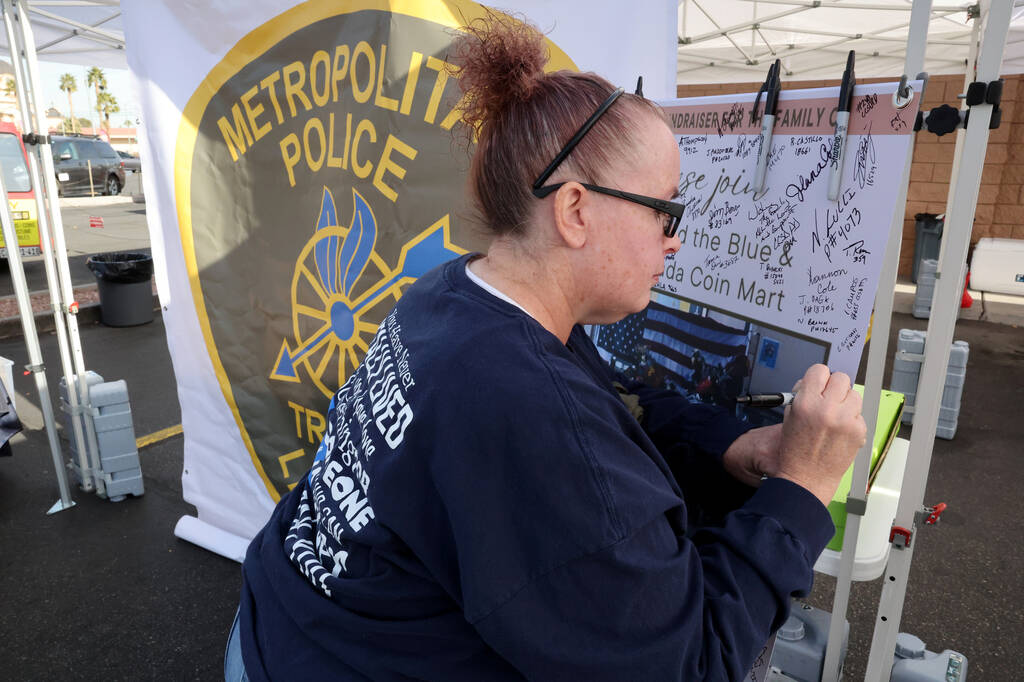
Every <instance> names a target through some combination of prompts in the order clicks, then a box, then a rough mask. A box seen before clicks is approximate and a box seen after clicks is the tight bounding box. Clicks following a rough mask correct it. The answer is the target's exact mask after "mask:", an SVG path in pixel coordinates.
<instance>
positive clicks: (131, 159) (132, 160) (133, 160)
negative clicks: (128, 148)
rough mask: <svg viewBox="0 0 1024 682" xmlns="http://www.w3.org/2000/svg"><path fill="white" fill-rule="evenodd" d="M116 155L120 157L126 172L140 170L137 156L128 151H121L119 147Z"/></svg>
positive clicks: (140, 164)
mask: <svg viewBox="0 0 1024 682" xmlns="http://www.w3.org/2000/svg"><path fill="white" fill-rule="evenodd" d="M117 155H118V156H120V157H121V161H122V163H124V170H125V172H126V173H138V172H140V171H141V170H142V161H141V160H140V159H139V157H137V156H132V155H131V154H129V153H128V152H123V151H121V150H120V149H118V150H117Z"/></svg>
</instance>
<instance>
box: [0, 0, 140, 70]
mask: <svg viewBox="0 0 1024 682" xmlns="http://www.w3.org/2000/svg"><path fill="white" fill-rule="evenodd" d="M24 5H25V8H26V10H27V13H28V17H29V20H30V21H31V24H32V33H33V34H34V36H35V41H36V54H37V55H38V58H39V59H42V60H46V61H52V62H62V63H65V64H79V65H82V66H102V67H106V68H113V69H127V68H128V63H127V61H126V59H125V51H124V30H123V29H122V27H121V3H120V0H35V1H33V2H26V3H24ZM0 46H2V47H0V53H7V52H8V51H9V49H10V45H9V43H8V39H7V35H6V34H4V35H3V36H0Z"/></svg>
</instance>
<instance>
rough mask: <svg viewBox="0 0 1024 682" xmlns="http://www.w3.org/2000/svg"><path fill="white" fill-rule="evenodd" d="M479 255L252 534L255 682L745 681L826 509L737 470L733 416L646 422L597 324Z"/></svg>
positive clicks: (461, 265)
mask: <svg viewBox="0 0 1024 682" xmlns="http://www.w3.org/2000/svg"><path fill="white" fill-rule="evenodd" d="M467 260H468V257H463V258H460V259H457V260H455V261H452V262H449V263H447V264H445V265H443V266H441V267H439V268H438V269H436V270H434V271H433V272H431V273H429V274H428V275H426V276H424V277H423V278H421V279H420V280H419V281H417V282H416V283H415V284H414V285H412V286H411V287H410V288H409V289H408V291H407V292H406V293H405V295H404V296H403V297H402V299H401V300H400V301H399V302H398V304H397V305H396V306H395V308H394V310H393V311H392V312H391V314H390V315H389V316H388V317H387V318H386V319H385V321H384V323H383V324H382V325H381V327H380V330H379V332H378V334H377V336H376V338H375V339H374V342H373V343H372V344H371V347H370V349H369V351H368V352H367V356H366V359H365V360H364V362H363V364H362V366H360V368H359V369H358V370H356V371H355V372H354V373H353V375H352V376H351V377H350V378H349V380H348V381H347V382H346V384H345V386H343V387H342V388H341V389H340V390H339V391H338V393H337V394H336V395H335V397H334V399H333V400H332V402H331V406H330V409H329V412H328V420H327V421H328V426H327V431H326V433H325V437H324V442H323V443H322V444H321V446H320V450H319V452H318V453H317V456H316V460H315V462H314V464H313V467H312V469H311V470H310V472H309V474H308V476H306V478H305V479H304V480H303V481H301V482H300V483H299V485H297V486H296V487H295V489H294V490H293V491H292V492H291V493H289V494H288V495H286V496H285V497H284V498H283V499H282V500H281V502H280V503H279V504H278V505H277V508H276V509H275V510H274V513H273V516H272V517H271V519H270V521H269V522H268V523H267V525H266V527H265V528H264V529H263V530H262V531H261V532H260V533H259V534H258V535H257V536H256V538H255V539H254V540H253V542H252V544H251V545H250V547H249V550H248V553H247V555H246V559H245V562H244V565H243V588H242V599H241V607H240V614H241V615H240V627H241V630H240V632H241V641H242V652H243V658H244V661H245V667H246V670H247V673H248V675H249V678H250V679H251V680H253V681H254V682H260V681H262V680H268V679H273V680H285V679H320V678H322V677H323V676H326V677H325V679H326V678H329V679H345V680H364V679H371V680H408V679H422V680H446V681H454V680H506V679H522V678H524V677H525V678H528V679H534V680H557V679H566V680H578V679H586V680H588V681H589V682H594V681H597V680H738V679H740V678H741V677H742V676H743V675H744V673H745V672H747V670H749V668H750V666H751V664H752V662H753V660H754V656H755V655H756V653H757V652H758V651H759V650H760V648H761V647H762V646H763V644H764V642H765V641H766V640H767V639H768V637H769V634H770V632H771V631H772V630H773V629H774V628H777V627H778V626H779V625H781V623H782V622H783V620H784V619H785V616H786V613H787V610H788V605H789V601H790V599H791V597H792V596H794V595H797V596H799V595H802V594H805V593H806V592H807V591H808V590H809V589H810V586H811V581H812V566H813V564H814V561H815V560H816V558H817V556H818V554H819V553H820V552H821V550H822V549H823V548H824V546H825V544H826V543H827V542H828V540H829V538H830V537H831V535H832V532H833V527H832V523H831V520H830V518H829V515H828V512H827V511H826V509H825V507H823V506H822V505H821V503H820V502H819V501H818V500H817V499H816V498H815V497H813V496H812V495H811V494H810V493H809V492H807V491H806V490H804V489H803V488H801V487H799V486H797V485H794V484H792V483H790V482H788V481H784V480H781V479H772V480H768V481H766V482H765V483H764V484H763V485H762V486H761V487H760V488H759V489H758V490H757V491H756V492H753V493H752V494H751V491H749V490H743V489H742V486H739V485H738V484H736V483H735V482H733V481H732V480H731V479H730V478H729V477H728V476H727V475H726V474H725V473H724V472H723V470H722V467H721V454H722V453H723V452H724V451H725V449H727V448H728V446H729V444H731V443H732V441H733V440H734V439H735V438H736V437H737V436H739V435H740V434H741V433H742V432H743V431H744V427H743V426H741V425H740V424H738V423H736V422H735V421H734V420H733V419H732V418H731V417H730V416H729V415H727V414H726V413H724V412H723V411H721V410H718V409H717V408H713V407H710V406H703V405H690V404H689V403H687V402H686V401H685V400H684V399H682V398H679V397H678V396H673V395H671V394H668V393H665V392H658V391H651V390H640V395H641V404H642V405H643V407H644V409H645V414H644V418H643V424H641V423H639V422H638V421H637V420H636V418H634V417H633V416H632V415H631V414H630V412H629V411H628V409H627V408H626V407H625V405H624V404H623V402H622V401H621V399H620V398H619V396H618V394H617V392H616V391H615V389H614V388H613V387H612V384H611V377H610V375H609V370H608V368H607V366H606V365H605V364H604V363H603V361H602V360H601V359H600V357H599V356H598V354H597V352H596V349H595V348H594V346H593V344H592V343H591V342H590V339H589V338H588V337H587V336H586V334H585V333H584V332H583V330H582V329H581V328H579V327H577V328H575V329H574V330H573V332H572V335H571V336H570V338H569V341H568V343H566V344H563V343H561V342H560V341H559V340H558V339H557V338H556V337H555V336H554V335H552V334H551V333H549V332H548V331H546V330H545V329H544V328H543V327H541V326H540V325H539V324H538V323H537V322H536V321H535V320H533V319H532V318H531V317H530V316H528V315H527V314H525V313H524V312H523V311H522V310H520V309H518V308H517V307H515V306H513V305H511V304H509V303H507V302H505V301H502V300H500V299H498V298H496V297H494V296H492V295H491V294H489V293H487V292H486V291H484V290H483V289H482V288H480V287H479V286H477V285H476V284H474V283H473V282H472V281H470V280H469V279H468V278H467V276H466V273H465V266H466V263H467ZM634 388H638V387H634ZM645 429H646V430H645ZM659 449H660V451H659ZM677 478H678V479H679V480H680V481H682V482H683V486H682V488H681V487H680V485H679V483H677ZM683 490H686V491H687V492H686V494H687V495H692V497H693V499H692V500H689V499H688V502H690V506H691V508H690V509H689V510H688V509H687V504H685V503H684V493H683ZM691 491H692V492H691ZM701 501H703V502H706V503H707V505H706V507H707V510H708V511H707V513H706V514H705V513H702V514H700V516H701V517H702V518H705V519H707V518H712V517H716V518H717V521H716V522H715V523H708V524H707V525H703V526H701V527H699V528H695V527H693V526H692V525H690V524H689V522H688V519H690V520H692V519H693V518H695V514H694V507H695V506H698V503H700V502H701ZM726 501H729V504H735V505H739V506H737V507H735V508H732V509H729V508H728V507H729V504H725V502H726ZM716 504H717V506H718V507H719V508H718V509H715V506H716ZM723 507H724V508H723Z"/></svg>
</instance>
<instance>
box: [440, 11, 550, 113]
mask: <svg viewBox="0 0 1024 682" xmlns="http://www.w3.org/2000/svg"><path fill="white" fill-rule="evenodd" d="M463 30H464V31H465V35H462V36H460V37H459V38H458V39H456V41H455V58H456V62H457V64H458V67H459V70H458V74H459V85H460V87H461V88H462V91H463V93H464V94H465V99H464V101H463V112H462V113H463V115H462V119H463V121H464V122H465V123H467V124H469V125H470V126H471V127H473V128H479V126H480V125H481V124H483V123H484V122H485V121H487V120H488V119H490V118H492V117H494V116H495V115H496V114H498V113H499V112H501V111H504V110H505V109H506V108H507V107H508V106H509V105H510V104H512V103H514V102H517V101H524V100H526V99H528V98H529V97H530V95H531V94H532V93H533V91H534V89H535V88H536V87H537V84H538V82H539V81H540V79H541V78H542V77H543V75H544V65H545V64H547V62H548V49H547V45H546V43H545V41H544V36H543V35H541V33H540V31H538V30H537V29H536V28H535V27H534V26H532V25H531V24H529V23H527V22H526V21H525V20H523V19H518V18H515V17H513V16H510V15H508V14H504V13H502V12H498V11H495V10H487V13H486V14H485V15H484V16H483V17H480V18H478V19H475V20H473V21H472V22H470V23H469V24H468V25H467V26H465V27H464V29H463Z"/></svg>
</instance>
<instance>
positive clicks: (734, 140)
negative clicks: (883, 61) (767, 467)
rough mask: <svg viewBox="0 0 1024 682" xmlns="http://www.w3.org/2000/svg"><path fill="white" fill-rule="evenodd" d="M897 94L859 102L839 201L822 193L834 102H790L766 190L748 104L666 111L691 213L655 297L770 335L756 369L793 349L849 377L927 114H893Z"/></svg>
mask: <svg viewBox="0 0 1024 682" xmlns="http://www.w3.org/2000/svg"><path fill="white" fill-rule="evenodd" d="M895 87H896V84H895V83H877V84H869V85H862V86H858V87H857V88H856V89H855V90H854V100H853V105H852V106H851V114H850V132H849V136H848V138H847V141H846V148H845V156H844V163H843V167H842V174H841V185H840V193H839V197H838V199H837V200H836V201H829V199H828V196H827V190H828V185H829V181H830V174H831V173H832V172H833V171H832V169H831V168H830V165H831V164H830V158H831V154H832V148H833V133H834V130H835V115H836V111H837V97H838V90H839V89H838V88H824V89H815V90H790V91H784V92H783V93H782V95H781V97H780V100H779V108H778V113H777V116H776V119H775V126H774V133H773V135H772V136H771V140H770V143H769V144H770V155H769V160H768V171H767V175H766V180H765V183H764V186H763V188H760V189H755V187H754V174H755V165H756V163H757V151H758V147H759V144H760V129H761V128H760V122H759V121H758V120H756V119H753V117H752V116H751V111H752V109H753V104H754V99H755V95H754V94H753V93H751V94H744V95H723V96H715V97H702V98H694V99H685V100H673V101H669V102H663V103H662V104H663V106H664V107H665V109H666V112H667V113H668V116H669V120H670V123H671V125H672V128H673V131H674V133H675V135H676V137H677V139H678V141H679V163H680V181H679V193H680V196H679V201H680V202H682V203H683V204H685V205H686V213H685V216H684V218H683V221H682V223H681V225H680V230H679V236H680V240H681V242H682V248H681V249H680V251H679V253H677V254H675V256H673V257H669V258H668V259H667V260H666V263H665V272H664V274H663V276H662V278H661V280H660V283H659V286H658V288H659V289H660V290H661V291H662V292H664V293H667V294H671V295H674V296H677V297H679V298H682V299H685V300H687V301H691V302H694V303H696V304H699V305H700V306H703V307H705V308H708V309H712V310H719V311H722V312H725V313H728V314H730V315H731V316H734V317H738V318H741V319H744V320H746V321H748V322H750V323H752V324H756V325H757V326H758V328H759V329H763V330H766V332H765V337H764V339H763V340H762V341H761V342H760V343H761V344H762V346H763V348H762V350H761V351H759V355H757V356H755V361H756V362H764V363H766V364H767V363H770V365H771V366H774V363H775V358H776V357H778V355H779V354H780V352H781V350H780V344H784V343H785V339H787V338H792V339H794V344H795V343H800V344H803V345H801V346H800V347H801V348H805V347H807V344H813V345H815V346H817V349H816V350H815V352H814V353H813V360H809V361H808V362H807V364H808V365H809V364H811V362H813V361H825V362H826V364H828V365H829V367H830V368H831V369H832V370H833V371H842V372H846V373H847V374H849V375H850V376H851V377H852V376H854V375H855V374H856V371H857V366H858V364H859V362H860V356H861V351H862V349H863V346H864V342H865V338H866V333H867V328H868V322H869V320H870V317H871V310H872V305H873V302H874V297H875V290H876V288H877V285H878V278H879V274H880V272H881V268H882V262H883V259H884V258H885V246H886V241H887V239H888V231H889V228H890V226H891V225H892V223H893V216H894V214H895V212H897V211H901V210H902V207H901V206H898V205H897V203H898V202H897V200H898V197H899V189H900V182H901V179H902V178H903V173H904V166H905V161H906V159H907V145H909V144H911V143H912V142H913V135H912V133H913V124H914V119H915V117H916V115H917V108H918V100H919V98H914V100H913V101H912V102H911V103H910V104H909V105H908V106H905V107H903V108H900V109H897V108H896V107H895V106H894V103H893V97H892V93H893V92H894V90H895ZM773 330H774V331H773ZM771 337H774V338H771ZM794 344H791V345H794ZM807 357H811V356H810V355H808V356H807ZM788 389H789V386H779V387H777V388H776V389H775V390H788Z"/></svg>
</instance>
